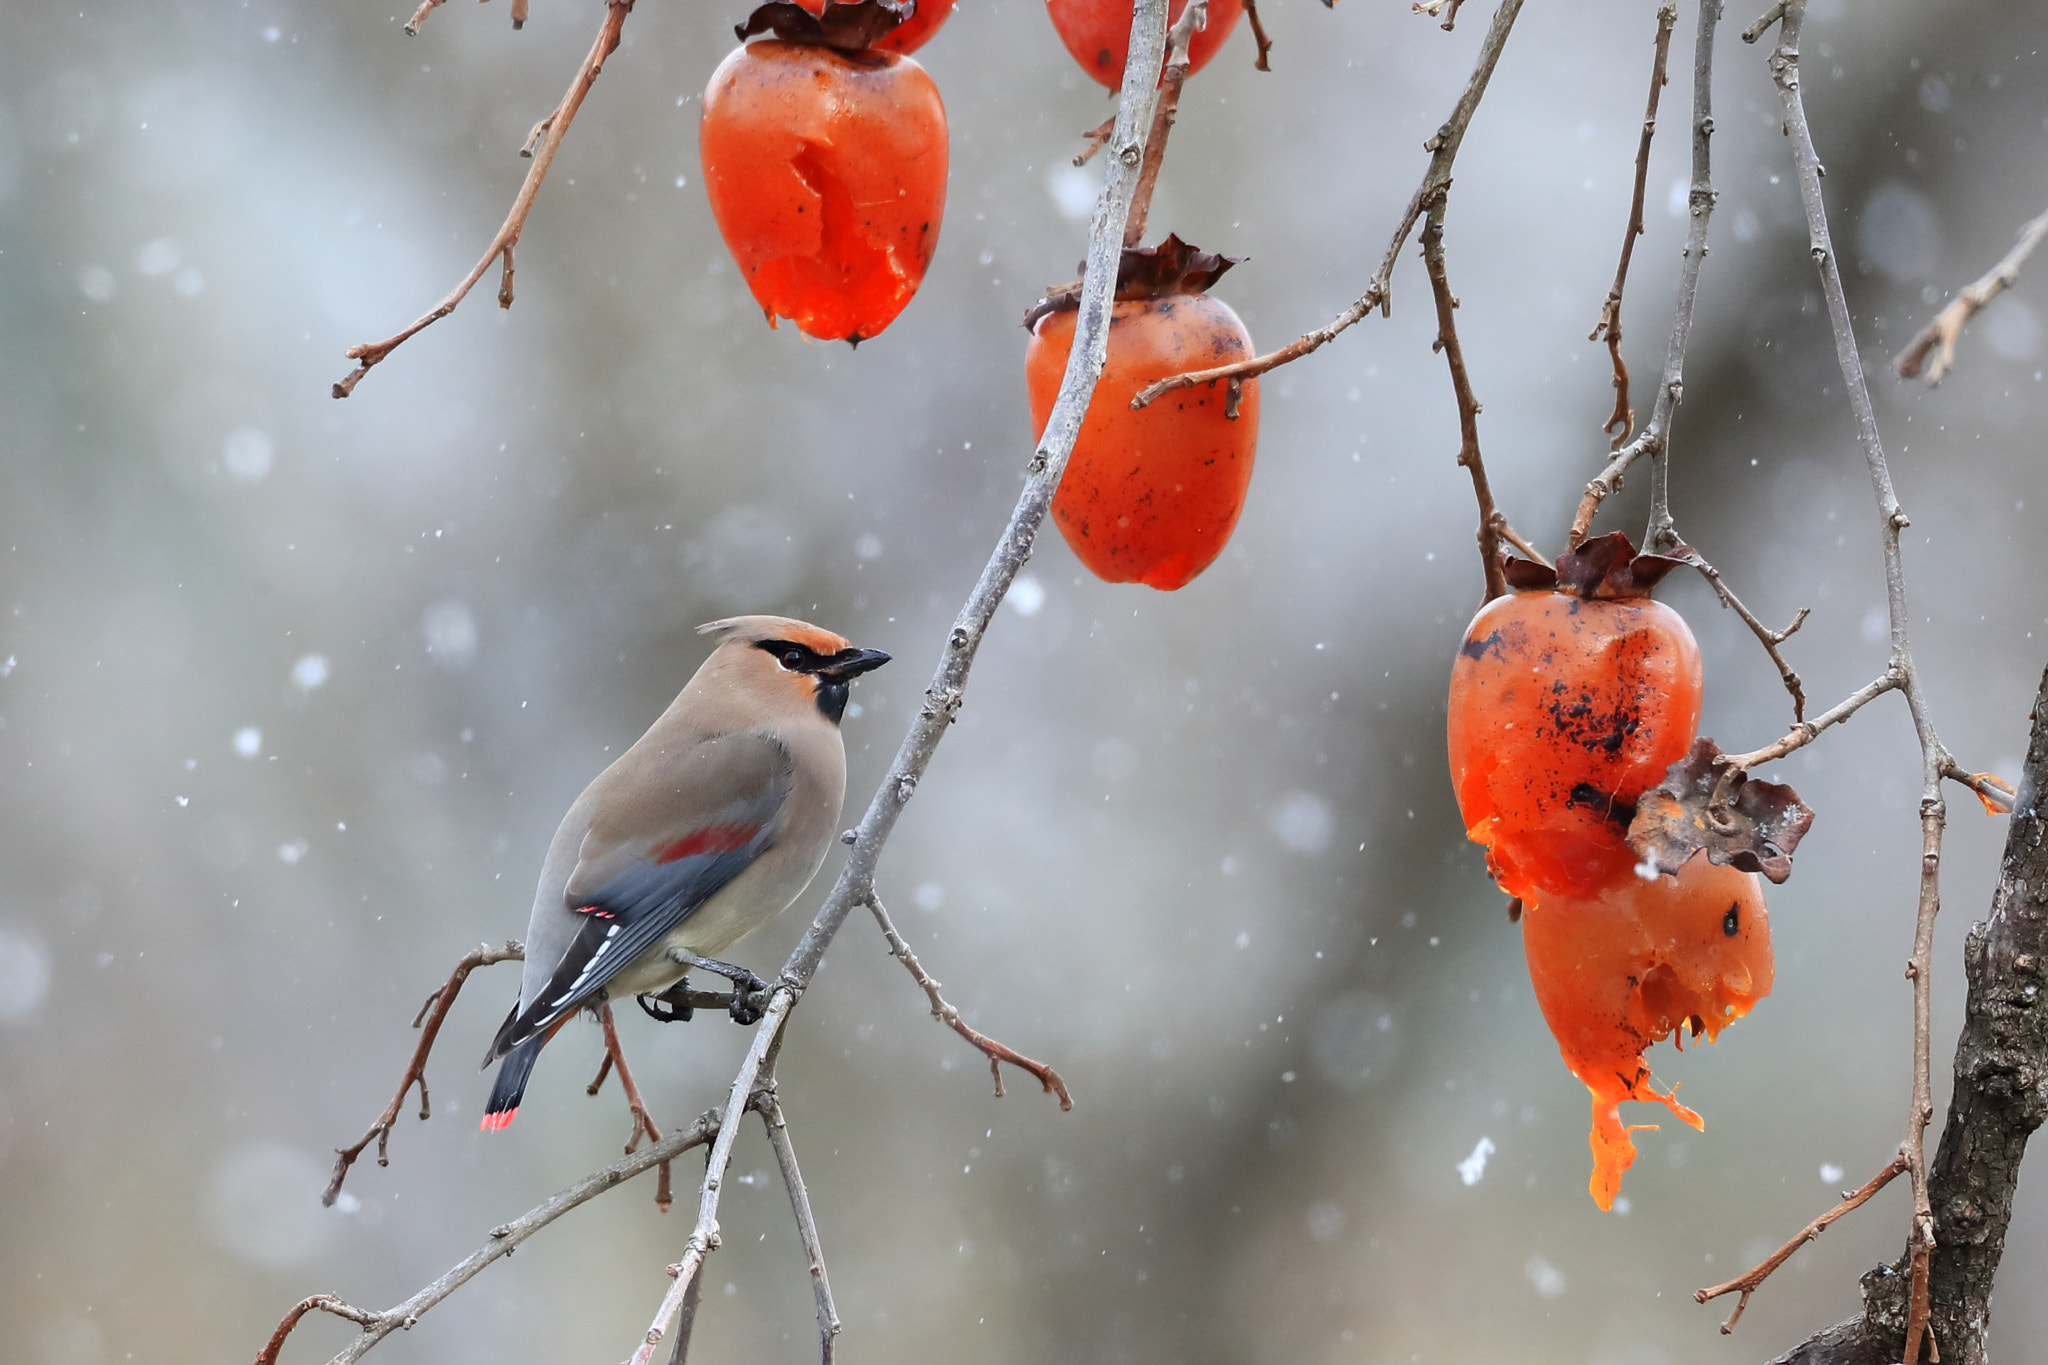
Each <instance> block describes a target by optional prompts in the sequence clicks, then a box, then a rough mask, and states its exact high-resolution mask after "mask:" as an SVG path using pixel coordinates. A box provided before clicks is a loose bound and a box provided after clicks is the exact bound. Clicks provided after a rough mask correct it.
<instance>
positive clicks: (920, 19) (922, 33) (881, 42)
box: [874, 0, 953, 57]
mask: <svg viewBox="0 0 2048 1365" xmlns="http://www.w3.org/2000/svg"><path fill="white" fill-rule="evenodd" d="M952 14H953V0H917V9H916V10H915V11H914V12H913V13H912V14H911V16H910V17H909V18H908V19H905V20H904V21H903V22H902V23H900V24H898V25H897V26H896V27H895V28H892V29H890V30H889V31H888V32H887V33H884V34H883V35H882V36H881V37H879V38H877V39H875V43H874V46H875V50H876V51H878V52H900V53H902V54H903V55H904V56H906V57H908V56H909V55H910V54H911V53H913V52H915V51H917V50H918V49H919V48H921V47H923V46H924V45H925V44H926V43H927V42H928V41H930V39H931V36H932V35H933V34H934V33H937V32H938V31H939V25H941V24H943V23H945V22H946V20H947V19H949V18H951V17H952Z"/></svg>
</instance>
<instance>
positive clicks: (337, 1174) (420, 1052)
mask: <svg viewBox="0 0 2048 1365" xmlns="http://www.w3.org/2000/svg"><path fill="white" fill-rule="evenodd" d="M525 957H526V949H525V948H524V947H523V946H522V945H520V944H519V943H517V942H514V941H512V940H509V939H508V940H506V943H505V946H504V947H502V948H492V947H490V946H488V945H486V946H484V947H482V948H478V949H477V950H476V951H474V952H471V953H467V954H465V955H464V956H463V958H462V960H461V961H460V962H457V963H456V964H455V970H454V971H452V972H450V973H449V974H448V980H447V981H446V982H444V983H443V984H442V985H441V986H439V987H438V988H436V990H435V991H434V993H433V994H432V995H430V996H428V997H427V1000H426V1003H425V1004H423V1005H421V1006H420V1012H419V1013H418V1014H416V1015H414V1016H413V1021H412V1026H413V1027H414V1028H416V1029H419V1030H420V1040H419V1042H418V1044H416V1045H415V1046H414V1047H413V1050H412V1060H411V1061H409V1062H407V1063H406V1065H405V1074H404V1076H402V1077H401V1078H400V1079H399V1082H398V1093H397V1094H396V1095H393V1096H392V1097H391V1103H390V1104H388V1105H386V1106H384V1112H383V1113H382V1114H379V1115H378V1116H377V1121H376V1122H375V1123H373V1124H371V1125H370V1131H369V1132H367V1133H364V1134H363V1136H362V1140H361V1141H360V1142H357V1143H356V1144H355V1145H354V1146H352V1147H337V1148H336V1149H335V1152H334V1178H333V1179H331V1180H329V1181H328V1182H327V1192H326V1193H325V1194H322V1195H321V1196H320V1202H321V1203H323V1204H326V1205H328V1206H329V1207H330V1208H331V1207H332V1206H333V1204H334V1201H335V1200H336V1199H338V1198H340V1197H341V1182H342V1181H344V1180H346V1179H348V1168H349V1167H351V1166H353V1165H355V1164H356V1158H357V1157H359V1156H361V1155H362V1154H363V1149H364V1148H365V1147H368V1146H369V1145H370V1143H371V1142H372V1141H375V1142H376V1144H377V1164H378V1165H379V1166H389V1165H390V1164H391V1157H390V1153H389V1151H388V1148H389V1145H390V1142H391V1130H392V1128H393V1127H394V1126H395V1125H396V1124H397V1122H398V1111H399V1110H400V1109H402V1108H404V1107H405V1097H406V1095H407V1093H408V1092H410V1091H411V1089H412V1088H413V1087H414V1086H415V1085H417V1086H418V1087H419V1088H420V1118H421V1119H423V1120H424V1119H425V1118H427V1116H428V1115H429V1114H431V1113H432V1112H433V1110H432V1107H431V1106H430V1105H429V1104H428V1102H427V1056H428V1054H429V1053H431V1052H433V1050H434V1039H436V1038H437V1037H439V1036H440V1033H441V1021H442V1020H444V1019H446V1018H447V1017H448V1010H449V1007H450V1006H452V1005H454V1003H455V996H456V993H457V992H459V991H460V990H461V989H462V983H463V982H464V981H466V980H468V979H469V974H470V973H471V972H473V971H475V970H476V969H477V968H479V967H489V966H493V965H495V964H497V963H500V962H518V961H521V960H523V959H524V958H525ZM423 1020H424V1021H425V1022H424V1025H422V1022H421V1021H423Z"/></svg>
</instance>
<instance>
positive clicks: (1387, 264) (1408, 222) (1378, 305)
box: [1131, 0, 1522, 408]
mask: <svg viewBox="0 0 2048 1365" xmlns="http://www.w3.org/2000/svg"><path fill="white" fill-rule="evenodd" d="M1521 12H1522V0H1501V6H1500V8H1499V9H1497V10H1495V11H1494V14H1493V24H1492V26H1491V27H1490V28H1488V29H1487V31H1486V38H1485V40H1484V41H1482V42H1481V43H1480V45H1479V56H1478V58H1477V59H1476V60H1475V61H1474V62H1473V65H1472V74H1471V75H1470V76H1468V77H1467V78H1466V80H1465V89H1464V91H1463V93H1461V94H1460V95H1459V96H1458V103H1457V104H1456V106H1455V107H1453V108H1452V110H1451V116H1450V117H1449V118H1448V119H1446V120H1445V121H1444V124H1443V126H1442V127H1440V128H1438V129H1437V130H1436V134H1435V136H1433V137H1431V138H1430V139H1429V140H1428V141H1427V142H1425V143H1423V144H1422V148H1423V150H1424V151H1426V152H1428V153H1429V154H1430V158H1429V168H1428V169H1427V170H1425V171H1424V172H1423V175H1422V183H1421V185H1419V186H1417V187H1416V190H1415V194H1414V196H1413V197H1412V198H1410V199H1409V201H1408V207H1407V209H1406V210H1404V211H1403V213H1402V214H1401V221H1400V223H1399V224H1398V225H1397V226H1396V227H1395V229H1394V236H1393V240H1392V241H1390V242H1388V243H1387V253H1386V255H1385V256H1384V257H1382V258H1381V260H1380V268H1379V270H1378V271H1377V272H1375V273H1374V275H1373V277H1372V279H1371V281H1370V282H1369V283H1367V285H1366V288H1365V292H1364V293H1363V294H1361V295H1359V297H1358V299H1357V300H1356V301H1355V302H1354V303H1352V305H1351V306H1350V307H1349V308H1346V309H1345V310H1344V311H1343V312H1341V313H1339V314H1338V315H1337V316H1336V317H1335V318H1334V319H1332V320H1331V321H1330V322H1328V323H1327V324H1325V325H1324V326H1321V327H1318V328H1316V329H1315V330H1314V331H1313V332H1307V333H1304V334H1303V335H1301V336H1299V337H1297V338H1295V339H1294V340H1293V341H1290V342H1288V343H1287V344H1286V345H1285V346H1282V347H1281V348H1280V349H1279V350H1277V351H1269V352H1267V353H1266V354H1265V355H1262V356H1254V357H1253V358H1252V359H1250V360H1241V361H1238V362H1237V363H1235V364H1232V365H1218V366H1216V367H1215V368H1214V369H1208V370H1195V371H1193V372H1191V373H1188V374H1177V375H1172V376H1169V377H1168V378H1165V379H1162V380H1159V381H1158V382H1157V383H1155V384H1151V385H1148V386H1147V387H1146V388H1144V389H1143V390H1141V391H1140V392H1139V393H1138V395H1137V397H1135V398H1133V399H1131V406H1132V407H1133V408H1142V407H1144V406H1145V405H1146V404H1148V403H1151V402H1153V401H1154V400H1155V399H1157V398H1158V397H1159V396H1160V395H1161V394H1167V393H1172V392H1173V391H1174V390H1176V389H1187V388H1193V387H1194V386H1195V385H1197V384H1209V383H1213V382H1215V381H1216V380H1218V379H1249V378H1251V377H1252V376H1254V375H1261V374H1264V373H1266V371H1268V370H1273V369H1278V368H1279V367H1280V366H1282V365H1285V364H1287V363H1288V362H1289V361H1294V360H1299V359H1301V358H1302V357H1303V356H1305V355H1308V354H1309V353H1311V352H1313V351H1316V350H1319V349H1321V348H1322V346H1323V345H1324V344H1325V343H1327V342H1329V341H1331V340H1333V339H1334V338H1336V337H1337V336H1339V335H1341V334H1342V333H1344V332H1345V331H1346V330H1348V329H1349V328H1350V327H1351V326H1352V325H1353V324H1355V323H1357V322H1359V321H1361V320H1363V319H1364V318H1365V317H1367V316H1368V315H1369V314H1371V313H1372V311H1373V310H1374V309H1379V310H1380V311H1381V312H1382V314H1384V313H1385V312H1387V311H1388V310H1389V309H1390V308H1391V306H1392V280H1393V274H1394V264H1395V262H1397V261H1399V260H1400V258H1401V248H1402V247H1404V246H1406V245H1407V244H1408V234H1409V233H1410V232H1412V231H1414V230H1415V225H1416V224H1417V223H1418V222H1420V221H1421V220H1422V216H1423V214H1425V213H1427V212H1428V211H1429V206H1430V204H1431V203H1432V202H1434V201H1435V199H1436V197H1437V195H1438V194H1439V193H1441V192H1442V191H1443V190H1444V189H1445V188H1447V187H1448V186H1449V185H1450V183H1451V166H1452V164H1453V163H1454V162H1456V160H1457V159H1458V148H1459V147H1460V146H1461V145H1463V143H1464V140H1465V129H1466V128H1467V127H1469V126H1470V125H1471V122H1472V115H1473V114H1474V112H1476V111H1477V110H1478V108H1479V101H1480V99H1481V97H1482V96H1484V95H1485V94H1486V84H1487V82H1488V81H1489V80H1491V79H1492V78H1493V68H1494V66H1495V64H1496V63H1498V62H1499V61H1500V53H1501V48H1502V47H1504V46H1505V45H1506V44H1507V40H1508V32H1509V30H1511V29H1512V28H1513V27H1514V24H1515V16H1516V15H1518V14H1520V13H1521Z"/></svg>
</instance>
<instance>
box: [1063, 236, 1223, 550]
mask: <svg viewBox="0 0 2048 1365" xmlns="http://www.w3.org/2000/svg"><path fill="white" fill-rule="evenodd" d="M1236 263H1237V262H1236V261H1234V260H1232V259H1231V258H1230V257H1228V256H1218V255H1215V254H1213V253H1211V252H1205V251H1197V250H1195V249H1194V248H1193V247H1191V246H1189V245H1188V244H1187V243H1185V242H1183V241H1181V240H1180V238H1178V237H1174V236H1171V235H1169V236H1168V237H1167V239H1166V240H1165V241H1164V242H1161V243H1160V244H1159V245H1158V246H1155V247H1128V248H1126V249H1125V250H1124V254H1123V260H1122V262H1121V264H1120V266H1119V267H1118V270H1117V290H1116V302H1115V303H1114V304H1113V305H1112V307H1111V312H1110V323H1109V350H1108V357H1107V359H1106V361H1105V362H1104V364H1103V367H1102V377H1101V379H1100V380H1099V381H1098V382H1097V383H1096V386H1095V397H1094V399H1093V400H1092V401H1091V402H1090V403H1089V406H1088V415H1087V416H1086V417H1085V418H1084V419H1083V420H1082V423H1081V433H1080V436H1079V438H1078V439H1077V440H1076V441H1075V442H1074V453H1073V456H1072V458H1071V459H1070V460H1069V461H1068V464H1067V471H1066V475H1065V477H1063V478H1062V479H1061V480H1060V486H1059V490H1058V491H1057V492H1056V493H1054V495H1053V500H1052V515H1053V520H1054V522H1055V523H1057V524H1058V526H1059V528H1060V534H1062V535H1063V536H1065V537H1066V539H1067V544H1068V545H1070V546H1072V547H1073V551H1074V554H1075V555H1076V556H1077V557H1078V558H1079V559H1080V561H1081V562H1082V563H1083V564H1085V565H1087V566H1088V568H1089V569H1090V570H1091V571H1092V572H1093V573H1094V574H1095V575H1096V576H1097V577H1099V578H1102V579H1105V580H1107V581H1109V582H1111V583H1144V584H1146V585H1148V586H1150V587H1154V588H1160V589H1162V590H1166V591H1171V590H1173V589H1175V588H1178V587H1181V586H1183V585H1185V584H1186V583H1187V582H1188V581H1189V580H1190V579H1192V578H1194V576H1195V575H1196V574H1199V573H1200V572H1201V571H1202V570H1204V569H1206V568H1208V567H1209V565H1210V564H1211V563H1212V562H1214V560H1215V558H1216V556H1217V555H1219V554H1221V553H1222V552H1223V547H1224V545H1225V544H1227V543H1228V542H1229V540H1230V532H1231V529H1232V528H1233V527H1235V526H1236V525H1237V516H1238V513H1239V512H1240V511H1241V510H1242V509H1243V507H1244V495H1245V489H1246V487H1247V486H1248V485H1249V484H1250V482H1251V477H1252V458H1253V455H1254V452H1255V451H1256V449H1257V446H1258V440H1259V381H1258V380H1256V379H1249V380H1245V381H1244V382H1243V383H1242V384H1241V385H1240V384H1239V383H1238V382H1237V381H1235V380H1211V381H1210V382H1209V383H1207V384H1200V385H1196V386H1195V387H1193V388H1187V389H1180V390H1177V391H1175V392H1173V393H1170V394H1167V395H1166V396H1164V397H1162V398H1161V399H1159V400H1158V401H1157V402H1154V403H1152V404H1150V405H1149V406H1147V407H1144V408H1140V409H1137V410H1133V409H1132V407H1131V399H1132V398H1134V397H1135V396H1136V395H1137V394H1138V392H1139V391H1140V390H1142V389H1143V388H1145V387H1146V386H1147V385H1149V384H1151V383H1152V382H1153V381H1154V380H1158V379H1165V378H1167V377H1168V376H1170V375H1176V374H1183V373H1186V372H1188V371H1191V370H1203V369H1209V368H1212V367H1214V366H1218V365H1228V364H1231V363H1233V362H1235V361H1240V360H1249V359H1250V358H1251V356H1252V341H1251V336H1250V334H1249V333H1247V332H1246V331H1245V329H1244V324H1243V323H1242V322H1239V321H1238V318H1237V314H1236V313H1233V312H1232V311H1231V310H1230V305H1229V304H1227V303H1224V302H1223V301H1222V300H1220V299H1214V298H1211V297H1209V295H1208V294H1207V293H1206V292H1205V291H1206V290H1207V289H1208V288H1209V286H1210V285H1212V284H1214V283H1215V282H1216V281H1217V279H1218V278H1220V277H1221V276H1222V274H1223V272H1224V271H1226V270H1228V269H1230V267H1231V266H1233V265H1235V264H1236ZM1077 294H1078V291H1065V292H1056V293H1054V294H1053V295H1051V296H1049V297H1048V298H1047V299H1046V300H1045V301H1044V302H1043V303H1041V304H1039V305H1038V306H1037V307H1035V308H1033V309H1032V310H1031V311H1030V312H1028V313H1026V314H1025V315H1024V324H1025V326H1027V327H1029V328H1030V329H1031V341H1030V343H1029V344H1028V345H1027V346H1026V348H1025V351H1024V379H1025V385H1026V388H1027V390H1028V392H1029V397H1030V400H1031V428H1032V435H1033V437H1034V438H1036V437H1039V436H1043V435H1044V434H1045V424H1046V421H1047V420H1048V419H1049V418H1050V417H1051V415H1052V406H1053V400H1054V399H1055V398H1057V397H1058V395H1059V389H1060V379H1061V377H1062V376H1063V375H1065V374H1066V371H1067V356H1068V354H1069V352H1071V351H1072V349H1073V345H1074V317H1075V313H1074V310H1075V308H1076V306H1077V304H1078V298H1077V297H1076V296H1077Z"/></svg>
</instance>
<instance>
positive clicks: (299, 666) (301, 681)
mask: <svg viewBox="0 0 2048 1365" xmlns="http://www.w3.org/2000/svg"><path fill="white" fill-rule="evenodd" d="M326 681H327V656H326V655H325V654H306V655H301V656H300V658H299V661H298V662H297V663H295V664H293V665H292V686H294V687H296V688H298V689H299V691H301V692H311V691H312V690H313V689H314V688H316V687H318V686H320V685H321V684H322V683H324V682H326Z"/></svg>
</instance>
